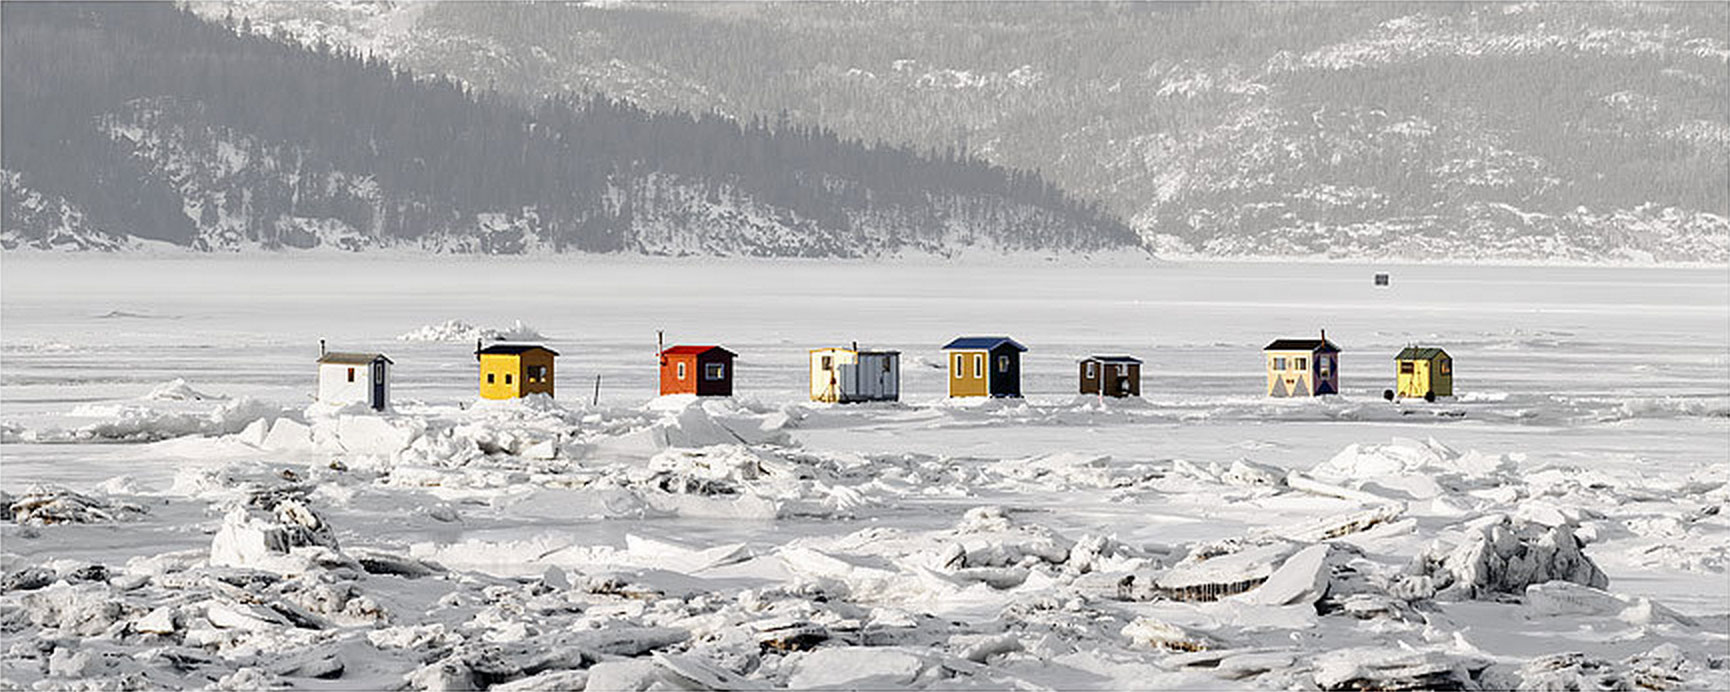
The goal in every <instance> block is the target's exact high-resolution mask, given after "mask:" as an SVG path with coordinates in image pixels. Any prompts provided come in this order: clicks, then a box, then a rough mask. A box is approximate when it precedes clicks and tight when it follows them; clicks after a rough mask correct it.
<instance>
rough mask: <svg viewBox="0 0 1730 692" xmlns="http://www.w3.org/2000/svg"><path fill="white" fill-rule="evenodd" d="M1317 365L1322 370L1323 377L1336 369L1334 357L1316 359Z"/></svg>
mask: <svg viewBox="0 0 1730 692" xmlns="http://www.w3.org/2000/svg"><path fill="white" fill-rule="evenodd" d="M1316 365H1317V366H1319V367H1320V368H1321V372H1322V375H1323V376H1326V375H1327V374H1328V371H1329V370H1332V369H1333V367H1334V359H1333V356H1322V357H1321V358H1318V359H1316Z"/></svg>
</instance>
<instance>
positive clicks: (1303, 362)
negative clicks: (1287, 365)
mask: <svg viewBox="0 0 1730 692" xmlns="http://www.w3.org/2000/svg"><path fill="white" fill-rule="evenodd" d="M1295 360H1296V361H1297V364H1296V365H1293V366H1292V369H1293V370H1308V369H1310V368H1309V366H1310V363H1309V359H1308V358H1297V359H1295Z"/></svg>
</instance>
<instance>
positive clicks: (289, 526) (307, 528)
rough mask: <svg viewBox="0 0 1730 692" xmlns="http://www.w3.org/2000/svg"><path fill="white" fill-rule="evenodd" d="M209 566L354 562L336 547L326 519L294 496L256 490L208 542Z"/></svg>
mask: <svg viewBox="0 0 1730 692" xmlns="http://www.w3.org/2000/svg"><path fill="white" fill-rule="evenodd" d="M210 564H212V565H216V566H221V567H249V568H253V569H263V570H269V571H273V572H281V573H290V574H298V573H304V572H308V571H311V570H312V569H313V568H314V567H315V566H316V567H338V566H355V565H357V563H355V562H354V561H353V560H352V559H350V558H349V557H348V556H346V555H344V554H342V551H341V550H340V549H339V548H338V547H337V543H336V535H335V533H334V532H333V531H332V530H331V528H330V525H329V524H327V523H325V521H324V518H323V517H321V516H319V514H318V513H317V512H314V511H313V510H312V509H311V508H309V507H307V506H306V504H305V503H304V502H303V501H302V500H300V499H296V498H293V497H285V496H282V495H279V494H275V493H261V494H255V495H254V496H253V498H252V501H251V502H249V503H248V506H245V507H235V508H233V509H230V510H229V511H228V513H227V514H226V515H224V516H223V518H222V528H221V529H220V530H218V531H217V532H216V536H215V537H213V538H212V539H211V541H210Z"/></svg>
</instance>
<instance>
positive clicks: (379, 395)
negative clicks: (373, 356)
mask: <svg viewBox="0 0 1730 692" xmlns="http://www.w3.org/2000/svg"><path fill="white" fill-rule="evenodd" d="M372 408H373V410H375V411H383V410H384V361H378V360H375V361H373V362H372Z"/></svg>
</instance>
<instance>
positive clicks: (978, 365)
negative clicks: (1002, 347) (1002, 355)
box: [973, 353, 985, 377]
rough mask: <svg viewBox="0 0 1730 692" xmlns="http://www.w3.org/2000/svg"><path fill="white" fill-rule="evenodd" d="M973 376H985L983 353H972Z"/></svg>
mask: <svg viewBox="0 0 1730 692" xmlns="http://www.w3.org/2000/svg"><path fill="white" fill-rule="evenodd" d="M973 376H974V377H984V376H985V355H984V354H980V353H975V354H973Z"/></svg>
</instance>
